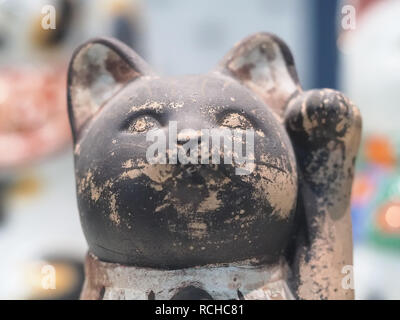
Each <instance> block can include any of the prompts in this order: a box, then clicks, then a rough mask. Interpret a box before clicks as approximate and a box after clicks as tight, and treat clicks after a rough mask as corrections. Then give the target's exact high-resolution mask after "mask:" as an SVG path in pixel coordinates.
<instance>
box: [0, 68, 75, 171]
mask: <svg viewBox="0 0 400 320" xmlns="http://www.w3.org/2000/svg"><path fill="white" fill-rule="evenodd" d="M65 83H66V69H65V68H60V67H59V68H54V69H51V70H48V69H46V70H45V69H38V68H23V69H15V68H12V69H11V68H3V69H2V70H0V169H4V168H9V167H17V166H20V165H26V164H28V163H30V162H32V161H35V160H38V159H39V158H42V157H45V156H47V155H49V154H51V153H53V152H55V151H57V150H59V149H60V148H61V147H62V146H64V145H65V144H66V143H67V142H68V141H69V140H70V131H69V125H68V118H67V108H66V91H65Z"/></svg>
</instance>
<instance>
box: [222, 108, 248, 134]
mask: <svg viewBox="0 0 400 320" xmlns="http://www.w3.org/2000/svg"><path fill="white" fill-rule="evenodd" d="M219 123H220V125H221V126H223V127H228V128H232V129H243V130H245V129H251V128H253V124H252V123H251V121H250V120H249V119H248V118H247V117H246V116H245V115H243V114H240V113H238V112H232V113H228V114H225V115H224V116H223V117H222V118H221V119H220V121H219Z"/></svg>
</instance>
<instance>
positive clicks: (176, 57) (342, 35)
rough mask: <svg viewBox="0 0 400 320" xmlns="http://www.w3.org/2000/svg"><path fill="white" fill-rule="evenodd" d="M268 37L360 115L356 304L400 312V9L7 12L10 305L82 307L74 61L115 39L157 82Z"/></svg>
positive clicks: (4, 134)
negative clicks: (44, 302)
mask: <svg viewBox="0 0 400 320" xmlns="http://www.w3.org/2000/svg"><path fill="white" fill-rule="evenodd" d="M46 5H51V6H53V7H54V8H55V9H56V20H55V21H56V29H51V23H50V22H51V21H50V20H48V19H47V18H46V17H48V15H49V14H50V13H51V12H50V11H48V7H46ZM43 19H45V27H46V26H47V29H46V28H43V25H42V24H43ZM46 21H47V24H46ZM258 31H268V32H273V33H275V34H277V35H278V36H279V37H281V38H282V39H284V41H286V42H287V43H288V45H289V47H290V48H291V49H292V52H293V54H294V57H295V60H296V64H297V69H298V72H299V76H300V79H301V82H302V85H303V87H304V88H305V89H310V88H321V87H330V88H335V89H339V90H342V91H343V92H345V93H346V95H348V96H349V97H350V98H351V99H352V100H353V101H354V102H355V103H356V104H357V105H358V106H359V108H360V109H361V112H362V116H363V123H364V131H363V141H362V147H361V150H360V153H359V158H358V162H357V173H356V177H355V183H354V188H353V194H352V208H351V209H352V217H353V231H354V236H353V237H354V275H355V282H354V284H355V289H356V298H358V299H400V276H399V274H400V170H399V161H400V128H399V126H398V122H397V119H398V117H400V108H399V107H400V106H399V103H400V102H399V101H400V0H348V1H336V0H324V1H321V0H303V1H298V0H280V1H273V0H252V1H243V0H219V1H211V0H202V1H196V0H186V1H181V0H116V1H111V0H96V1H95V0H75V1H74V0H45V1H42V0H0V252H1V258H0V299H41V298H46V299H76V298H78V296H79V291H80V288H81V285H82V281H83V259H84V256H85V253H86V250H87V248H86V242H85V240H84V237H83V233H82V231H81V228H80V223H79V215H78V211H77V204H76V198H75V182H74V170H73V158H72V146H71V137H70V131H69V125H68V120H67V112H66V68H67V64H68V60H69V58H70V55H71V53H72V50H73V49H74V48H75V47H76V46H78V45H79V44H80V43H82V42H84V41H86V40H87V39H88V38H91V37H95V36H104V35H107V36H114V37H117V38H119V39H120V40H122V41H124V42H125V43H127V44H128V45H129V46H131V47H132V48H134V49H135V50H136V51H137V52H138V53H140V54H141V55H142V56H143V57H144V58H145V60H147V61H148V62H149V63H150V64H151V65H152V66H154V69H156V70H158V71H160V73H164V74H184V73H201V72H206V71H208V70H210V69H211V68H213V67H214V66H215V65H216V64H217V62H218V61H219V60H220V59H221V58H222V57H223V55H224V54H225V53H226V52H227V51H228V50H229V49H230V48H231V47H232V46H233V44H234V43H235V42H237V41H239V40H241V39H242V38H244V37H245V36H247V35H249V34H251V33H254V32H258ZM46 265H51V266H53V267H54V270H53V271H55V272H56V274H57V277H56V283H55V284H56V289H55V290H46V285H44V283H43V278H44V277H46V276H47V275H51V272H52V270H49V269H47V268H46V267H44V266H46ZM48 287H49V286H47V289H48ZM50 287H51V283H50Z"/></svg>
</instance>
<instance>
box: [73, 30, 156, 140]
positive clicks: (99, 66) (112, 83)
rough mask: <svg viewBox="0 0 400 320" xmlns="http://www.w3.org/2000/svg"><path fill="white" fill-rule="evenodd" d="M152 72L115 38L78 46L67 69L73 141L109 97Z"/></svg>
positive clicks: (99, 39)
mask: <svg viewBox="0 0 400 320" xmlns="http://www.w3.org/2000/svg"><path fill="white" fill-rule="evenodd" d="M152 74H153V72H152V71H151V69H150V67H149V66H148V65H147V63H146V62H145V61H143V60H142V59H141V58H140V57H139V56H138V55H137V54H136V53H135V52H134V51H133V50H132V49H131V48H129V47H128V46H126V45H125V44H123V43H122V42H119V41H118V40H114V39H109V38H98V39H93V40H90V41H88V42H86V43H84V44H83V45H82V46H80V47H79V48H78V49H77V50H76V51H75V53H74V54H73V56H72V59H71V62H70V65H69V69H68V114H69V119H70V124H71V129H72V134H73V137H74V141H75V142H76V141H77V140H78V138H79V134H80V132H81V130H82V128H83V127H84V126H85V124H86V123H88V122H89V121H90V120H91V119H92V118H93V116H94V115H95V114H96V113H97V112H98V111H99V110H100V109H101V107H102V106H103V105H104V103H105V102H106V101H107V100H108V99H110V98H111V97H112V96H113V95H115V94H116V93H117V92H118V91H119V90H121V89H122V88H123V87H124V86H125V85H126V84H127V83H129V82H131V81H134V80H136V79H138V78H140V77H141V76H143V75H152Z"/></svg>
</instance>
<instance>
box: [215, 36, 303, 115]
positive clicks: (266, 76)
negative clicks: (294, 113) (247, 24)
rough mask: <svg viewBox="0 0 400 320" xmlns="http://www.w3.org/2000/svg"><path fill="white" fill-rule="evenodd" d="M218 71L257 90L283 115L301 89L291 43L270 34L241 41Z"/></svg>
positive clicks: (264, 99) (266, 101)
mask: <svg viewBox="0 0 400 320" xmlns="http://www.w3.org/2000/svg"><path fill="white" fill-rule="evenodd" d="M217 71H219V72H222V73H224V74H227V75H229V76H231V77H233V78H235V79H236V80H238V81H239V82H241V83H242V84H244V85H245V86H246V87H248V88H249V89H250V90H252V91H253V92H255V93H256V94H257V95H258V96H259V97H260V98H261V99H262V100H263V101H264V102H265V103H266V104H267V105H268V106H269V107H271V108H272V110H273V111H275V113H276V114H277V115H278V116H280V117H281V118H282V116H283V114H284V110H285V108H286V105H287V102H288V100H289V99H290V97H292V96H293V95H295V94H296V92H298V91H301V86H300V83H299V79H298V77H297V72H296V68H295V65H294V59H293V56H292V54H291V52H290V50H289V48H288V46H287V45H286V44H285V43H284V42H283V41H282V40H281V39H279V38H278V37H276V36H275V35H272V34H269V33H257V34H254V35H252V36H249V37H248V38H246V39H244V40H242V41H241V42H239V43H237V44H236V45H235V46H234V47H233V48H232V49H231V51H229V52H228V54H227V55H226V56H225V57H224V58H223V60H222V61H221V63H220V64H219V65H218V68H217Z"/></svg>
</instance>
